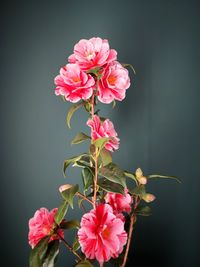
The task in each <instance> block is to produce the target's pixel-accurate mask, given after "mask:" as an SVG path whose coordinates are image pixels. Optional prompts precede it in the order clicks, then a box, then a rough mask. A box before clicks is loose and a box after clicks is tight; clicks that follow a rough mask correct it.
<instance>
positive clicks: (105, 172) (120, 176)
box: [99, 163, 126, 188]
mask: <svg viewBox="0 0 200 267" xmlns="http://www.w3.org/2000/svg"><path fill="white" fill-rule="evenodd" d="M99 175H100V176H103V177H105V178H106V179H108V180H110V181H111V182H114V183H117V184H120V185H122V186H123V187H124V188H125V187H126V180H125V174H124V172H123V170H122V169H120V168H119V167H118V166H117V165H116V164H114V163H109V164H108V165H106V166H104V167H102V168H100V169H99Z"/></svg>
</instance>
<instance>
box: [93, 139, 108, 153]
mask: <svg viewBox="0 0 200 267" xmlns="http://www.w3.org/2000/svg"><path fill="white" fill-rule="evenodd" d="M109 140H110V137H102V138H98V139H96V140H95V141H94V142H93V145H95V147H96V148H97V149H98V151H101V149H103V148H104V146H105V144H106V143H107V142H108V141H109Z"/></svg>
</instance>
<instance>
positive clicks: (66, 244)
mask: <svg viewBox="0 0 200 267" xmlns="http://www.w3.org/2000/svg"><path fill="white" fill-rule="evenodd" d="M57 235H58V236H59V238H60V239H61V240H62V241H63V243H64V244H65V246H66V247H67V248H68V249H69V251H71V252H72V253H73V254H74V255H75V256H76V257H77V258H78V259H79V260H82V258H81V256H80V255H79V254H78V253H77V252H76V251H74V250H73V248H72V247H71V246H70V245H69V244H68V243H67V241H66V240H65V239H64V238H63V237H62V236H61V235H60V234H59V233H57Z"/></svg>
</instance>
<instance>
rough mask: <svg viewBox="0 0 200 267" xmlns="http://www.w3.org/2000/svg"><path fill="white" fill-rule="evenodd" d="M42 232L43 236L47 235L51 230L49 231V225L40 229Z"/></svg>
mask: <svg viewBox="0 0 200 267" xmlns="http://www.w3.org/2000/svg"><path fill="white" fill-rule="evenodd" d="M42 230H43V233H44V234H45V235H49V234H50V232H51V230H52V229H51V226H49V225H45V226H44V227H43V228H42Z"/></svg>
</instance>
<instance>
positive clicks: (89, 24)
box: [0, 0, 200, 267]
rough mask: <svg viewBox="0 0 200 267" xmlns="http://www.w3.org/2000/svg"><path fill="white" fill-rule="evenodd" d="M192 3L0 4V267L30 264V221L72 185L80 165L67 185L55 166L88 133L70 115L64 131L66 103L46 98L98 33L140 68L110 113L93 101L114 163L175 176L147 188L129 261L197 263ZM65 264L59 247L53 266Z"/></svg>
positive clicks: (68, 259)
mask: <svg viewBox="0 0 200 267" xmlns="http://www.w3.org/2000/svg"><path fill="white" fill-rule="evenodd" d="M199 8H200V5H199V3H198V1H184V0H183V1H175V0H174V1H147V0H146V1H144V0H143V1H141V0H140V1H134V0H133V1H126V0H123V1H103V0H102V1H76V0H74V1H36V0H35V1H28V0H27V1H21V0H19V1H3V2H2V4H1V50H0V51H1V61H0V62H1V81H0V83H1V104H0V114H1V132H0V135H1V153H0V155H1V187H0V188H1V194H0V196H1V220H0V222H1V228H0V229H1V242H0V245H1V246H2V248H1V253H2V256H1V264H0V265H1V266H2V267H3V266H9V267H12V266H13V267H14V266H16V267H18V266H20V267H26V266H28V254H29V251H30V248H29V246H28V243H27V233H28V227H27V223H28V220H29V218H30V217H32V216H33V214H34V212H35V210H36V209H38V208H40V207H43V206H44V207H47V208H49V209H51V208H53V207H56V206H58V205H59V203H60V196H59V193H58V190H57V188H58V186H59V185H61V184H63V183H66V182H70V183H76V182H79V181H80V178H79V177H80V175H79V171H77V170H70V172H69V177H70V178H69V180H68V181H66V180H64V178H63V176H62V172H61V168H62V162H63V160H64V159H65V158H68V157H70V156H73V155H76V154H77V153H79V152H81V151H84V150H85V149H86V148H87V146H86V145H85V146H84V145H83V146H77V147H71V146H70V144H69V143H70V140H71V138H72V137H73V136H74V134H76V133H77V132H78V131H79V130H80V129H81V130H85V131H88V130H89V129H87V127H86V126H85V121H86V119H87V117H86V114H85V113H84V112H80V111H79V112H78V113H77V114H76V115H75V117H74V118H73V121H72V125H73V128H72V130H68V129H67V126H66V124H65V115H66V112H67V109H68V108H69V107H70V104H69V103H64V102H62V101H61V99H60V98H58V97H56V96H55V95H54V83H53V79H54V77H55V76H56V75H57V73H58V70H59V68H60V66H62V65H64V64H65V63H66V59H67V57H68V56H69V55H70V54H71V53H72V49H73V46H74V44H75V43H76V42H77V41H78V40H79V39H81V38H91V37H93V36H99V37H101V38H107V39H108V40H109V42H110V45H111V47H112V48H115V49H116V50H117V51H118V55H119V57H118V58H119V61H121V62H129V63H132V64H133V65H134V67H135V69H136V71H137V76H136V77H134V76H133V75H132V73H131V74H130V75H131V79H132V86H131V88H130V89H128V91H127V98H126V99H125V100H124V101H123V102H121V103H118V104H117V107H116V108H115V109H114V110H112V108H111V107H110V106H106V105H104V106H102V114H104V115H105V116H108V117H109V118H111V119H112V120H113V122H114V123H115V127H116V129H117V131H118V134H119V137H120V138H121V146H120V150H119V151H118V152H116V153H115V155H114V158H115V161H116V162H118V163H120V164H121V166H122V167H123V168H124V169H129V170H132V171H133V170H135V168H137V167H138V166H140V167H142V168H143V169H144V171H145V172H146V173H157V172H160V173H163V174H171V175H176V176H178V177H180V178H181V179H182V184H181V185H178V184H176V183H174V182H171V181H169V182H168V181H154V182H152V183H151V184H150V185H149V191H151V192H153V193H155V195H156V196H157V199H156V201H155V203H153V204H152V208H153V216H152V217H149V218H144V219H143V218H141V219H139V220H138V223H137V226H136V230H135V234H134V238H133V242H132V247H131V260H130V261H129V265H130V266H132V265H134V266H147V264H148V266H154V267H155V266H161V267H175V266H176V267H178V266H193V267H196V266H199V265H198V261H199V258H198V255H197V250H198V249H199V238H198V233H199V210H198V207H199V205H198V201H199V196H198V194H199V186H200V178H199V150H200V146H199V145H200V141H199V135H200V126H199V115H200V108H199V97H200V91H199V89H200V88H199V66H200V64H199V62H200V57H199V41H200V35H199V27H200V17H199ZM70 214H71V215H70V216H74V217H75V216H76V215H77V214H78V215H79V211H78V210H77V209H76V210H74V211H70ZM68 238H69V239H70V238H71V235H69V236H68ZM64 251H65V250H64ZM72 264H73V256H71V255H70V254H69V253H68V252H64V253H63V254H62V256H61V257H60V259H59V262H58V265H57V266H59V267H62V266H63V267H64V266H72Z"/></svg>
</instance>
